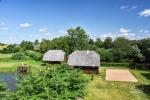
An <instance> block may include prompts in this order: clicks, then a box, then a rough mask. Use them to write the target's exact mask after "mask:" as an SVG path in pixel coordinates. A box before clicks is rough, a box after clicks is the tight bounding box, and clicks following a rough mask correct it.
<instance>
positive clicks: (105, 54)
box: [96, 48, 113, 62]
mask: <svg viewBox="0 0 150 100" xmlns="http://www.w3.org/2000/svg"><path fill="white" fill-rule="evenodd" d="M96 51H97V52H98V53H99V54H100V57H101V61H106V62H111V61H113V54H112V52H111V51H109V50H106V49H104V48H98V49H97V50H96Z"/></svg>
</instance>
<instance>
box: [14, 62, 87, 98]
mask: <svg viewBox="0 0 150 100" xmlns="http://www.w3.org/2000/svg"><path fill="white" fill-rule="evenodd" d="M87 82H88V80H87V78H85V76H84V75H83V74H82V72H81V71H80V70H76V69H74V70H72V69H71V68H70V67H69V66H68V65H67V64H62V65H53V66H50V67H49V68H48V69H47V70H42V71H39V72H38V73H37V74H34V75H30V76H27V77H26V78H21V79H20V81H19V84H18V88H17V90H16V93H15V92H14V95H12V96H11V97H12V99H19V100H24V99H30V100H31V99H39V100H41V99H42V100H43V99H44V100H45V99H46V100H71V99H77V97H82V96H84V95H85V87H86V85H87Z"/></svg>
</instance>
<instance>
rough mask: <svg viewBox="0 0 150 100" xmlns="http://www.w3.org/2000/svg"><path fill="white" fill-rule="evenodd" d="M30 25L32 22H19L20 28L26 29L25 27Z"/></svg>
mask: <svg viewBox="0 0 150 100" xmlns="http://www.w3.org/2000/svg"><path fill="white" fill-rule="evenodd" d="M31 26H32V24H30V23H23V24H20V28H22V29H27V28H30V27H31Z"/></svg>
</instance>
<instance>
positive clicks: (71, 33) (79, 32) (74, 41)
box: [67, 27, 89, 53]
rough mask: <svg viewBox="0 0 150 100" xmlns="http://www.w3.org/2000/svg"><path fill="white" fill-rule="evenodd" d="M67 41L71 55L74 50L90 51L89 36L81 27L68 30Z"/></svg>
mask: <svg viewBox="0 0 150 100" xmlns="http://www.w3.org/2000/svg"><path fill="white" fill-rule="evenodd" d="M67 41H68V45H69V49H70V50H69V53H71V52H73V51H74V50H83V49H88V47H89V36H88V35H87V34H86V32H85V31H84V29H82V28H80V27H76V28H74V29H73V28H71V29H69V30H68V36H67Z"/></svg>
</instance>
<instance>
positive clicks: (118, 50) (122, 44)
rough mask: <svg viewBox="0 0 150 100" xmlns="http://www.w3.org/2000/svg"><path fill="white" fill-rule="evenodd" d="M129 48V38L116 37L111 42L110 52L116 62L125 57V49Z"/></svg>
mask: <svg viewBox="0 0 150 100" xmlns="http://www.w3.org/2000/svg"><path fill="white" fill-rule="evenodd" d="M128 48H129V40H128V39H126V38H124V37H118V38H116V39H115V40H114V42H113V48H112V52H113V55H114V60H115V61H116V62H119V61H121V60H122V59H125V58H126V57H127V50H128Z"/></svg>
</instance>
